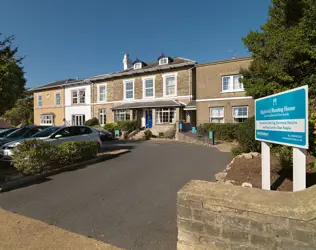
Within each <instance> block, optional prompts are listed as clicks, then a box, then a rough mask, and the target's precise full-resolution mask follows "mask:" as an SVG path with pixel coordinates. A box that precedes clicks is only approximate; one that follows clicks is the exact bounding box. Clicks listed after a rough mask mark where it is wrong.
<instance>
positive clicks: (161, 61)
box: [159, 57, 169, 65]
mask: <svg viewBox="0 0 316 250" xmlns="http://www.w3.org/2000/svg"><path fill="white" fill-rule="evenodd" d="M168 63H169V58H168V57H163V58H160V59H159V65H166V64H168Z"/></svg>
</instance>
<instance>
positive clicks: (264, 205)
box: [177, 181, 316, 250]
mask: <svg viewBox="0 0 316 250" xmlns="http://www.w3.org/2000/svg"><path fill="white" fill-rule="evenodd" d="M177 212H178V249H181V250H182V249H183V250H187V249H192V250H193V249H249V250H250V249H251V250H252V249H289V250H291V249H293V250H294V249H295V250H298V249H310V250H312V249H316V221H315V219H316V186H313V187H311V188H309V189H306V190H304V191H299V192H295V193H285V192H275V191H267V190H261V189H254V188H243V187H238V186H230V185H224V184H216V183H211V182H205V181H191V182H189V183H188V184H186V185H185V186H184V187H183V188H182V189H181V190H180V191H179V192H178V202H177Z"/></svg>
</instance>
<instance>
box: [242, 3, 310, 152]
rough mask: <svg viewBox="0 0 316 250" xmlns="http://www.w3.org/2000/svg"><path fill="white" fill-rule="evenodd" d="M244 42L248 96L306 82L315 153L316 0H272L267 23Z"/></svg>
mask: <svg viewBox="0 0 316 250" xmlns="http://www.w3.org/2000/svg"><path fill="white" fill-rule="evenodd" d="M243 41H244V43H245V45H246V47H247V48H248V50H249V51H250V52H252V57H253V61H252V63H251V65H250V67H249V68H248V69H243V70H241V74H242V75H243V79H242V82H243V84H244V87H245V90H246V92H247V95H251V96H253V97H254V98H259V97H263V96H267V95H270V94H274V93H278V92H281V91H284V90H288V89H292V88H295V87H299V86H303V85H308V87H309V110H310V125H311V126H310V130H309V132H310V150H311V152H312V153H314V154H315V155H316V150H315V145H316V133H315V131H316V130H315V127H316V1H315V0H272V6H271V7H270V8H269V19H268V21H267V23H266V24H264V25H263V26H261V30H260V31H250V32H249V34H248V35H247V37H245V38H243Z"/></svg>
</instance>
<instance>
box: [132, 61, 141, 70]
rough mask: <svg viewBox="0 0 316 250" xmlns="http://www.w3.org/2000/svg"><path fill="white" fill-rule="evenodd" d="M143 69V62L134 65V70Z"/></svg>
mask: <svg viewBox="0 0 316 250" xmlns="http://www.w3.org/2000/svg"><path fill="white" fill-rule="evenodd" d="M142 67H143V65H142V63H141V62H137V63H135V64H134V69H141V68H142Z"/></svg>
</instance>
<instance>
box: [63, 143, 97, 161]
mask: <svg viewBox="0 0 316 250" xmlns="http://www.w3.org/2000/svg"><path fill="white" fill-rule="evenodd" d="M98 147H99V145H98V143H97V142H95V141H72V142H64V143H62V144H60V145H59V146H58V150H59V159H58V160H59V162H60V163H61V164H63V165H67V164H73V163H75V162H79V161H83V160H89V159H92V158H93V157H94V156H96V155H97V153H98Z"/></svg>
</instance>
